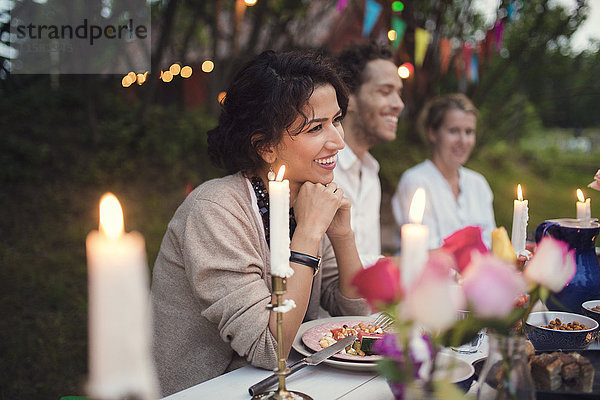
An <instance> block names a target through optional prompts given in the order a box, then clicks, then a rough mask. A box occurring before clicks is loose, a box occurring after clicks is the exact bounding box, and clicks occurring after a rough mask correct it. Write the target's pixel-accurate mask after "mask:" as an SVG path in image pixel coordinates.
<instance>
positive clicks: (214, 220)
mask: <svg viewBox="0 0 600 400" xmlns="http://www.w3.org/2000/svg"><path fill="white" fill-rule="evenodd" d="M347 104H348V97H347V94H346V89H345V86H344V85H343V83H342V82H341V80H340V79H339V78H338V76H337V75H336V73H335V72H334V70H333V69H332V67H331V66H330V64H329V62H328V61H327V60H326V59H324V58H322V57H320V56H317V55H314V54H302V53H285V54H278V53H274V52H271V51H269V52H265V53H263V54H261V55H260V56H258V57H257V58H256V59H254V60H252V61H251V62H249V63H248V64H247V65H246V66H244V67H243V68H242V69H241V70H240V71H239V72H238V74H237V75H236V76H235V78H234V80H233V82H232V84H231V86H230V88H229V89H228V90H227V95H226V97H225V99H224V100H223V102H222V113H221V116H220V118H219V123H218V126H217V127H216V128H214V129H213V130H211V131H209V132H208V152H209V155H210V157H211V160H212V161H213V163H214V164H215V165H217V166H219V167H224V168H226V169H227V170H228V172H229V173H230V175H228V176H225V177H223V178H219V179H214V180H212V181H208V182H205V183H203V184H202V185H200V186H199V187H197V188H196V189H195V190H194V191H193V192H192V193H191V194H190V195H189V196H188V197H187V199H186V200H185V201H184V202H183V204H182V205H181V206H180V207H179V209H178V210H177V211H176V213H175V215H174V216H173V219H172V220H171V222H170V223H169V226H168V229H167V233H166V234H165V236H164V239H163V242H162V245H161V248H160V252H159V254H158V257H157V259H156V263H155V265H154V271H153V282H152V300H153V304H154V321H155V329H154V332H155V346H154V348H155V358H156V363H157V369H158V374H159V379H160V383H161V386H162V392H163V395H168V394H170V393H173V392H175V391H178V390H182V389H184V388H187V387H190V386H192V385H195V384H197V383H200V382H202V381H205V380H208V379H211V378H213V377H215V376H218V375H221V374H223V373H225V372H227V371H230V370H233V369H236V368H239V367H241V366H243V365H245V364H252V365H255V366H258V367H262V368H267V369H273V368H274V367H275V366H276V364H277V343H276V339H275V336H274V334H275V332H276V326H277V324H276V319H275V315H274V313H270V312H269V310H268V309H267V306H268V305H269V304H270V303H272V296H271V279H270V276H269V274H270V272H271V266H270V257H269V255H270V249H269V245H270V240H269V234H268V232H269V216H268V214H269V197H268V194H267V189H266V187H267V181H268V176H269V172H270V171H272V170H279V167H280V166H281V165H285V166H286V174H285V178H286V179H287V180H289V188H290V204H291V205H292V208H291V209H290V212H289V216H290V248H291V253H292V258H290V268H291V269H292V270H293V275H292V276H291V277H290V278H288V279H287V294H286V296H284V298H287V299H293V300H294V302H295V304H296V307H295V308H293V309H291V310H290V311H289V312H287V313H286V314H285V318H284V323H283V348H284V352H285V353H286V354H287V353H288V352H289V350H290V348H291V345H292V342H293V339H294V337H295V335H296V332H297V331H298V328H299V327H300V324H301V323H302V321H303V320H311V319H315V318H316V317H317V316H318V312H319V307H320V306H323V308H325V309H326V310H328V311H329V313H330V314H332V315H363V314H367V313H368V312H369V307H368V305H367V303H366V302H365V301H364V300H363V299H361V298H359V297H358V295H357V294H356V292H355V289H354V288H353V287H352V286H351V285H350V281H351V279H352V277H353V276H354V274H355V273H356V272H357V271H359V270H361V269H362V265H361V263H360V260H359V258H358V253H357V250H356V245H355V243H354V235H353V232H352V229H351V228H350V203H349V201H348V200H347V199H345V198H344V196H343V191H342V190H341V189H340V188H338V187H337V185H336V184H335V183H333V182H332V180H333V168H334V167H335V164H336V157H337V152H338V151H339V150H341V149H342V148H343V147H344V142H343V139H344V134H343V129H342V126H341V120H342V118H343V116H344V114H345V112H346V107H347ZM273 243H275V241H273ZM319 264H320V271H321V272H319V273H316V272H315V271H318V267H319ZM313 275H314V276H313Z"/></svg>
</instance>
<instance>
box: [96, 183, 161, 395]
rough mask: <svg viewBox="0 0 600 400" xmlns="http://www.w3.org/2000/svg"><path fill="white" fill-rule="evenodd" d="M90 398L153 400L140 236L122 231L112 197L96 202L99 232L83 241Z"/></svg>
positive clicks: (118, 208) (145, 266)
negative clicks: (98, 208)
mask: <svg viewBox="0 0 600 400" xmlns="http://www.w3.org/2000/svg"><path fill="white" fill-rule="evenodd" d="M86 251H87V263H88V290H89V297H88V303H89V375H90V376H89V382H88V392H89V395H90V396H91V397H94V398H99V399H100V398H101V399H116V398H124V397H126V396H129V395H133V396H134V397H136V398H140V399H156V398H157V397H158V388H157V387H158V385H157V383H156V375H155V370H154V364H153V361H152V356H151V343H152V340H151V337H152V336H151V333H152V330H151V310H150V301H149V299H150V295H149V290H148V288H149V277H148V264H147V263H146V249H145V243H144V238H143V237H142V235H141V234H139V233H138V232H131V233H124V231H123V211H122V210H121V205H120V204H119V201H118V200H117V198H116V197H115V196H114V195H113V194H111V193H107V194H105V195H104V196H103V197H102V199H101V201H100V229H99V231H92V232H90V233H89V234H88V236H87V240H86Z"/></svg>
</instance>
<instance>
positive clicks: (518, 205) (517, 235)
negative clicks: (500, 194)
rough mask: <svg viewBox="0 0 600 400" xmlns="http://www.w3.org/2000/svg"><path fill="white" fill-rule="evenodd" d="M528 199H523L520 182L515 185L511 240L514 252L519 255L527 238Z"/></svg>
mask: <svg viewBox="0 0 600 400" xmlns="http://www.w3.org/2000/svg"><path fill="white" fill-rule="evenodd" d="M527 205H528V201H527V200H523V190H522V189H521V184H519V185H518V186H517V199H516V200H515V203H514V208H513V225H512V235H511V242H512V245H513V248H514V249H515V253H516V254H517V256H518V255H520V254H521V253H523V252H524V251H525V241H526V240H527V221H528V220H529V209H528V208H527Z"/></svg>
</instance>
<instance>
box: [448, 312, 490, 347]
mask: <svg viewBox="0 0 600 400" xmlns="http://www.w3.org/2000/svg"><path fill="white" fill-rule="evenodd" d="M468 315H469V311H462V310H461V311H459V312H458V314H457V315H456V319H458V320H461V319H465V318H467V316H468ZM485 333H486V329H482V330H480V331H479V332H477V336H475V338H473V340H471V341H470V342H468V343H465V344H463V345H461V346H458V347H450V348H451V349H452V350H454V351H456V352H457V353H461V354H473V353H477V352H478V351H479V347H480V346H481V342H483V338H484V337H485Z"/></svg>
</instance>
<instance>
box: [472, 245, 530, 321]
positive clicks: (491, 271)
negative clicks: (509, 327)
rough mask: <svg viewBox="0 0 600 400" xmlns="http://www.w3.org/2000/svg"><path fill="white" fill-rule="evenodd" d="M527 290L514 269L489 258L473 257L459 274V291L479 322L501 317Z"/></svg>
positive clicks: (521, 277) (521, 278) (502, 262)
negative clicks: (462, 292) (460, 289)
mask: <svg viewBox="0 0 600 400" xmlns="http://www.w3.org/2000/svg"><path fill="white" fill-rule="evenodd" d="M526 288H527V285H526V282H525V279H524V278H523V276H522V275H521V274H520V273H519V272H518V271H517V270H516V269H515V267H514V266H512V265H511V264H509V263H507V262H506V261H503V260H501V259H499V258H496V257H494V256H492V255H490V254H486V255H482V254H474V255H473V258H472V260H471V264H469V266H468V267H467V268H466V269H465V271H464V273H463V290H464V292H465V295H466V297H467V301H468V302H469V303H470V304H471V307H472V308H473V310H474V311H475V313H476V314H477V315H478V316H480V317H482V318H494V317H499V318H502V317H505V316H507V315H508V314H509V313H510V312H511V310H512V309H513V308H514V305H515V301H516V300H517V298H518V297H519V296H520V295H521V294H523V293H524V292H525V290H526Z"/></svg>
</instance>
